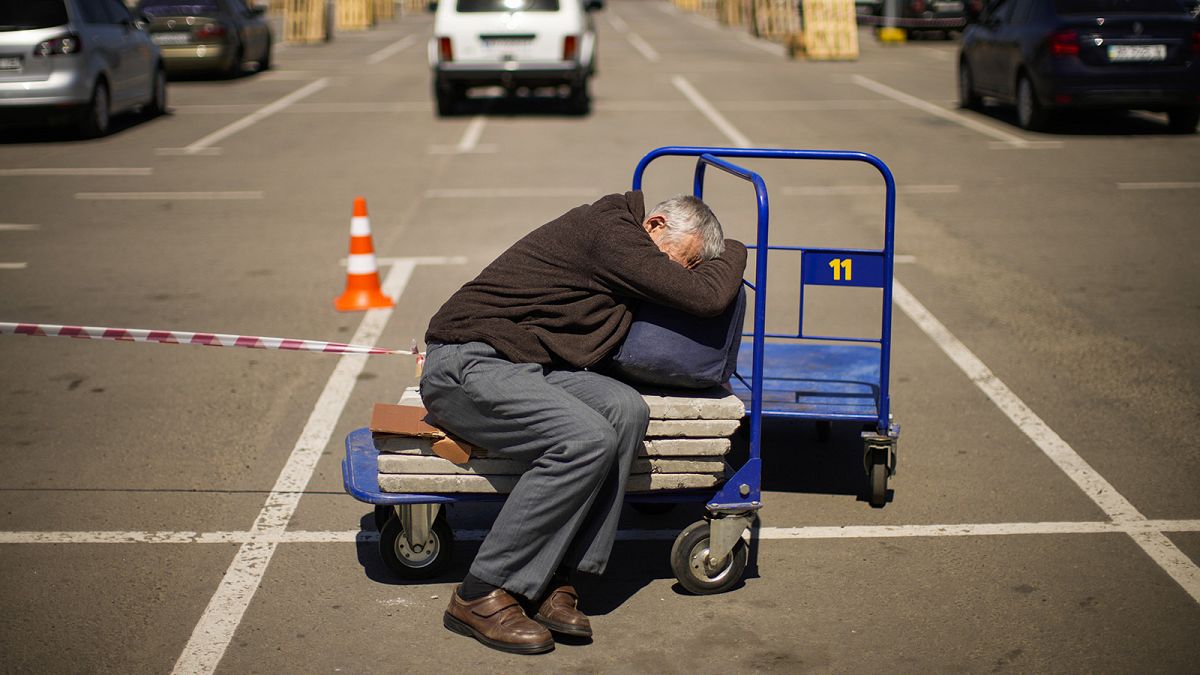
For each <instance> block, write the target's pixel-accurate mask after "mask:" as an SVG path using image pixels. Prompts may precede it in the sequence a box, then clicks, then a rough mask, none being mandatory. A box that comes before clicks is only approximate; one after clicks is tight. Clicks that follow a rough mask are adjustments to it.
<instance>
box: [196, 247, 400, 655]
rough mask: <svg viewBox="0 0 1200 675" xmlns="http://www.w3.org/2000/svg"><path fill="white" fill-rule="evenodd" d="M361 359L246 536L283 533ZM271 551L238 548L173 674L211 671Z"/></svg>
mask: <svg viewBox="0 0 1200 675" xmlns="http://www.w3.org/2000/svg"><path fill="white" fill-rule="evenodd" d="M416 266H417V265H416V263H414V262H411V261H409V262H407V263H397V264H393V265H392V266H391V269H390V271H389V272H388V274H387V276H386V278H385V279H384V282H383V292H384V294H385V295H388V296H390V297H393V298H399V297H400V296H401V295H402V294H403V293H404V289H405V287H406V286H407V285H408V281H409V279H411V278H412V274H413V270H414V269H416ZM392 311H393V308H391V307H388V308H381V309H371V310H367V312H366V313H365V315H364V316H363V319H362V321H361V322H360V323H359V326H358V330H356V331H355V332H354V337H353V338H352V339H351V342H352V343H354V344H362V345H369V346H374V344H375V342H376V341H377V340H378V339H379V336H380V335H381V334H382V333H383V329H384V327H385V326H386V325H387V322H388V319H390V318H391V316H392ZM366 360H367V357H365V356H362V355H354V354H346V355H343V356H342V357H340V358H339V359H338V362H337V366H335V367H334V370H333V373H332V374H331V375H330V376H329V380H328V381H327V382H326V383H325V388H324V389H323V390H322V391H321V395H320V397H319V398H318V399H317V403H316V405H315V406H313V410H312V413H311V414H310V415H309V418H308V422H307V423H305V425H304V429H303V431H301V432H300V437H299V438H298V439H297V440H296V444H295V446H294V447H293V448H292V452H291V454H290V455H289V456H288V460H287V463H286V464H285V465H284V467H283V471H281V472H280V474H279V478H278V479H277V480H276V481H275V486H274V487H273V488H271V494H270V495H268V496H267V499H266V503H265V504H263V507H262V510H261V511H259V514H258V517H257V518H255V520H254V525H253V526H252V527H251V530H250V532H251V533H254V534H270V533H281V532H284V531H286V530H287V525H288V523H289V522H290V521H291V519H292V515H293V514H294V513H295V512H296V507H297V506H298V505H299V503H300V497H301V496H302V495H303V494H304V489H305V487H307V485H308V482H309V480H310V479H311V478H312V474H313V472H314V471H315V470H316V468H317V463H318V462H319V461H320V459H321V453H322V452H324V450H325V447H326V446H327V445H328V444H329V439H330V437H331V436H332V435H333V429H334V427H336V426H337V422H338V419H340V418H341V415H342V411H343V410H344V409H345V407H346V403H347V401H349V400H350V394H351V392H353V391H354V385H355V384H356V383H357V381H358V376H359V374H361V373H362V370H363V367H364V366H365V365H366ZM276 546H277V545H276V544H274V543H270V542H258V541H248V542H247V543H244V544H242V546H241V547H240V548H239V549H238V552H237V555H235V556H234V559H233V562H232V563H230V565H229V569H227V570H226V572H225V576H224V577H223V578H222V579H221V583H220V585H219V586H218V587H217V591H216V592H215V593H214V594H213V596H212V599H211V600H210V601H209V603H208V606H207V607H206V608H205V609H204V614H203V615H201V617H200V621H199V622H198V623H197V624H196V627H195V629H194V630H193V631H192V635H191V637H190V638H189V639H188V643H187V645H186V646H185V647H184V649H183V652H182V653H181V654H180V655H179V659H178V660H177V661H176V662H175V668H174V669H173V672H174V673H180V674H186V675H193V674H195V673H211V672H213V671H215V670H216V668H217V665H218V664H219V663H220V661H221V658H222V657H223V656H224V655H225V650H226V649H227V648H228V647H229V642H230V640H232V639H233V635H234V632H235V631H236V630H237V626H238V624H239V623H240V622H241V620H242V616H243V614H245V611H246V608H247V607H248V606H249V605H250V600H251V598H253V597H254V593H255V591H257V590H258V587H259V585H260V584H261V582H262V578H263V575H264V574H266V570H267V565H269V564H270V562H271V557H272V556H273V555H274V554H275V548H276Z"/></svg>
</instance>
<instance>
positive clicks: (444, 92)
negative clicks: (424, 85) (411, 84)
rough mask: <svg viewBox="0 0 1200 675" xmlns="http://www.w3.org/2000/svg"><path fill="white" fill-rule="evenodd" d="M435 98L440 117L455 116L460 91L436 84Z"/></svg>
mask: <svg viewBox="0 0 1200 675" xmlns="http://www.w3.org/2000/svg"><path fill="white" fill-rule="evenodd" d="M433 97H434V99H435V101H436V103H437V114H438V117H450V116H452V115H454V106H455V104H456V103H457V102H458V91H457V90H456V89H455V87H454V86H453V85H449V84H442V83H440V82H435V83H434V85H433Z"/></svg>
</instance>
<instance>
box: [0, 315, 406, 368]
mask: <svg viewBox="0 0 1200 675" xmlns="http://www.w3.org/2000/svg"><path fill="white" fill-rule="evenodd" d="M4 334H9V335H35V336H38V337H70V338H79V339H83V340H120V341H125V342H162V343H165V344H172V345H204V346H206V347H245V348H247V349H279V350H288V351H300V352H324V353H331V354H412V355H413V356H416V357H417V361H418V363H419V362H421V361H424V360H425V355H424V354H422V353H421V352H420V351H418V350H417V343H416V341H415V340H414V341H413V344H412V348H411V349H409V350H404V349H381V348H379V347H367V346H365V345H350V344H345V343H341V342H321V341H318V340H294V339H291V338H274V337H261V336H257V335H225V334H221V333H189V332H186V331H178V330H145V329H141V328H105V327H100V326H55V325H51V324H45V323H3V322H0V335H4Z"/></svg>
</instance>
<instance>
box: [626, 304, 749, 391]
mask: <svg viewBox="0 0 1200 675" xmlns="http://www.w3.org/2000/svg"><path fill="white" fill-rule="evenodd" d="M745 316H746V289H745V288H744V287H743V288H742V289H741V290H740V291H739V292H738V295H737V298H736V299H734V301H733V302H732V303H730V305H729V307H728V308H726V310H725V311H724V312H722V313H721V314H720V315H719V316H714V317H698V316H693V315H691V314H688V313H686V312H683V311H680V310H678V309H672V308H670V307H664V306H662V305H655V304H651V303H642V304H641V305H640V306H638V308H637V309H636V310H634V314H633V324H632V325H631V326H630V327H629V334H628V335H627V336H625V341H624V342H622V343H621V346H620V347H619V348H618V349H617V353H616V355H614V356H613V358H612V370H613V375H614V376H615V377H617V378H618V379H622V380H626V381H629V382H634V383H637V384H650V385H655V386H660V387H682V388H687V389H704V388H708V387H714V386H717V385H720V384H724V383H726V382H728V381H729V377H730V376H731V375H733V370H734V368H735V367H737V355H738V346H739V345H741V343H742V320H743V319H744V318H745Z"/></svg>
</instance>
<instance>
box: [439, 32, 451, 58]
mask: <svg viewBox="0 0 1200 675" xmlns="http://www.w3.org/2000/svg"><path fill="white" fill-rule="evenodd" d="M438 55H439V56H441V58H442V60H443V61H453V60H454V47H453V46H451V45H450V38H448V37H444V38H438Z"/></svg>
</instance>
